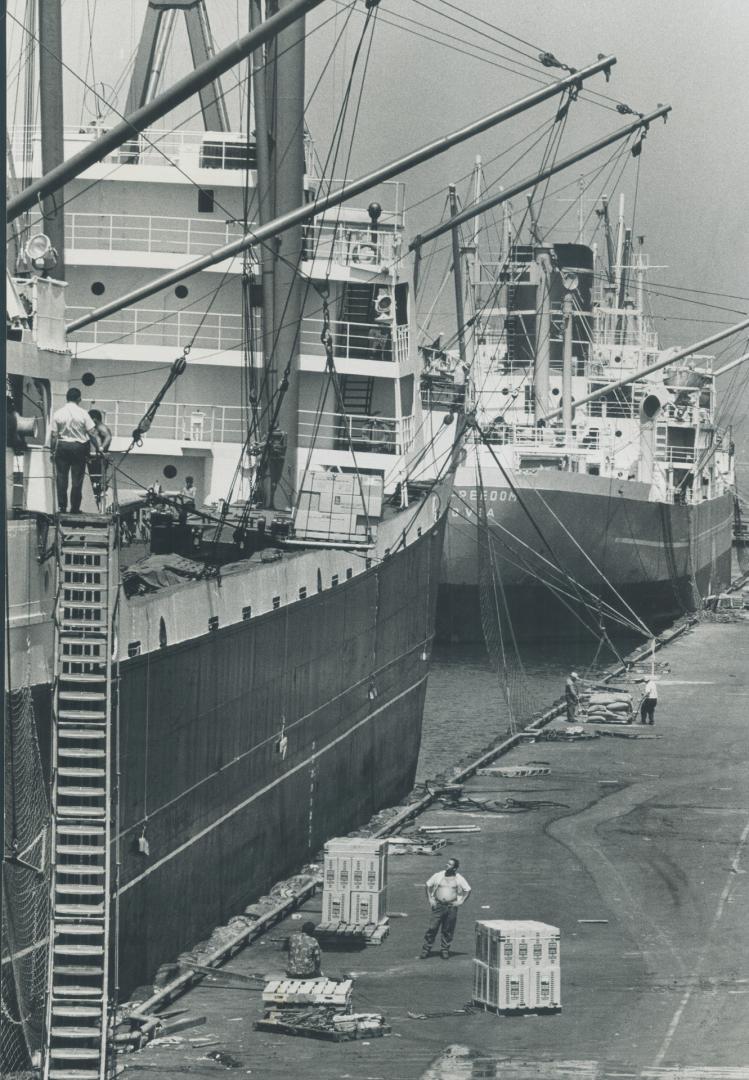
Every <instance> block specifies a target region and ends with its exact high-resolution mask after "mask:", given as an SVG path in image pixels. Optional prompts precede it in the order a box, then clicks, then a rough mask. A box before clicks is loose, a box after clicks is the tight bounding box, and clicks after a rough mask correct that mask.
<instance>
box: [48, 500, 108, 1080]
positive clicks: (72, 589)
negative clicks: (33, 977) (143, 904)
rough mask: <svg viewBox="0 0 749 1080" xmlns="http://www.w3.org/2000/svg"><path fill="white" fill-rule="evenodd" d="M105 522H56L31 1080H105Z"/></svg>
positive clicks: (64, 518) (99, 518)
mask: <svg viewBox="0 0 749 1080" xmlns="http://www.w3.org/2000/svg"><path fill="white" fill-rule="evenodd" d="M114 529H115V527H114V524H113V522H112V520H111V519H110V518H108V517H106V516H104V515H84V514H76V515H66V514H61V515H60V516H59V518H58V522H57V550H58V559H59V563H58V565H59V575H58V591H57V605H56V614H55V683H54V700H53V725H52V728H53V734H52V839H51V843H52V875H51V907H50V910H51V921H50V933H49V962H48V984H47V1008H46V1018H45V1033H44V1042H43V1050H42V1054H43V1058H42V1061H43V1069H42V1076H43V1080H104V1077H106V1076H107V1075H108V1073H107V1068H108V1062H107V1046H108V1041H109V1013H110V1001H109V999H110V987H109V978H110V970H109V967H110V965H109V952H110V949H109V938H110V898H111V891H112V886H111V867H110V839H111V836H110V833H111V829H112V825H113V814H112V775H113V763H112V753H113V732H112V676H111V672H112V662H111V657H112V635H113V630H112V616H113V612H114V600H115V598H116V590H117V565H116V556H115V554H114Z"/></svg>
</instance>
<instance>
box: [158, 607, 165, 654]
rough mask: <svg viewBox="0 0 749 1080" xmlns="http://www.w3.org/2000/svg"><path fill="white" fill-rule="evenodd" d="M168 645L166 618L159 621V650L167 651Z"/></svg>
mask: <svg viewBox="0 0 749 1080" xmlns="http://www.w3.org/2000/svg"><path fill="white" fill-rule="evenodd" d="M166 644H167V638H166V623H165V622H164V616H163V615H162V616H161V618H160V619H159V648H160V649H165V648H166Z"/></svg>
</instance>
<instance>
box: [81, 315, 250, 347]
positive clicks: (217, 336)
mask: <svg viewBox="0 0 749 1080" xmlns="http://www.w3.org/2000/svg"><path fill="white" fill-rule="evenodd" d="M90 310H91V308H87V307H69V308H68V309H67V315H68V319H76V318H78V317H79V316H80V315H85V314H86V313H87V312H89V311H90ZM257 333H258V335H259V334H260V333H261V330H260V327H259V326H258V328H257ZM193 339H194V340H193ZM72 340H74V341H75V342H91V343H93V344H95V345H103V344H110V345H111V344H115V343H118V342H120V343H122V344H123V345H153V346H155V345H164V346H169V347H172V346H176V347H177V348H181V347H182V346H184V345H186V344H191V345H192V347H193V348H196V349H237V348H239V347H240V346H241V344H242V316H241V315H238V314H224V313H220V312H213V311H209V312H207V313H206V312H205V311H164V310H163V309H160V308H137V307H134V308H127V309H126V310H124V311H121V312H119V313H118V314H116V315H110V316H109V317H108V318H107V319H103V320H102V321H101V322H96V323H92V324H91V325H90V326H85V327H83V329H82V330H76V331H75V335H74V337H73V339H72Z"/></svg>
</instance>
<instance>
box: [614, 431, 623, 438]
mask: <svg viewBox="0 0 749 1080" xmlns="http://www.w3.org/2000/svg"><path fill="white" fill-rule="evenodd" d="M614 435H615V436H616V437H617V439H621V437H622V433H621V431H618V430H617V431H615V432H614Z"/></svg>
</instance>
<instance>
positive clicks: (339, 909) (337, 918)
mask: <svg viewBox="0 0 749 1080" xmlns="http://www.w3.org/2000/svg"><path fill="white" fill-rule="evenodd" d="M322 922H324V923H336V922H342V923H350V922H351V894H350V893H349V892H339V891H337V890H332V889H323V893H322Z"/></svg>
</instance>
